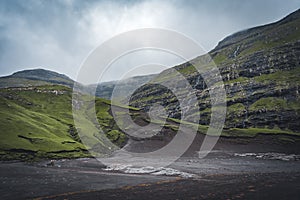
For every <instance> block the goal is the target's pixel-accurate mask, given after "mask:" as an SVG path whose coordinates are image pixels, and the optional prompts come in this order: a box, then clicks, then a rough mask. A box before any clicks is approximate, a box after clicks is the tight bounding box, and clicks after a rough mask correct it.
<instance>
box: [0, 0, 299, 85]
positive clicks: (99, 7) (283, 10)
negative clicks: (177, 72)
mask: <svg viewBox="0 0 300 200" xmlns="http://www.w3.org/2000/svg"><path fill="white" fill-rule="evenodd" d="M299 7H300V1H299V0H290V1H280V0H265V1H261V0H253V1H239V0H227V1H220V0H219V1H217V0H199V1H196V0H195V1H183V0H182V1H180V0H173V1H172V0H170V1H159V0H145V1H80V0H65V1H42V0H31V1H22V0H19V1H9V0H3V1H0V74H1V75H6V74H10V73H12V72H14V71H16V70H21V69H25V68H36V67H42V68H47V69H51V70H54V71H58V72H61V73H65V74H67V75H69V76H71V77H72V78H76V73H77V71H78V69H79V67H80V64H81V63H82V61H83V60H84V59H85V58H86V56H87V55H88V53H89V52H90V51H91V50H93V49H94V48H95V47H96V46H97V45H99V44H101V42H103V41H105V40H106V39H109V38H110V37H112V36H114V35H116V34H118V33H121V32H124V31H128V30H131V29H136V28H145V27H157V28H168V29H172V30H175V31H179V32H181V33H183V34H185V35H187V36H189V37H191V38H193V39H194V40H195V41H197V42H198V43H199V44H200V45H202V46H203V48H204V49H206V50H207V51H208V50H211V49H212V48H213V47H214V46H216V44H217V43H218V42H219V41H220V40H221V39H223V38H224V37H226V36H228V35H229V34H232V33H234V32H237V31H239V30H242V29H246V28H250V27H252V26H257V25H262V24H266V23H270V22H273V21H276V20H278V19H280V18H282V17H284V16H285V15H287V14H289V13H290V12H292V11H294V10H296V9H297V8H299ZM142 58H143V56H140V60H141V61H142ZM130 59H134V58H130ZM166 60H167V61H166V64H169V65H173V64H175V63H176V62H178V59H173V60H172V59H170V58H168V59H166ZM128 63H130V61H128ZM126 67H128V69H127V68H126ZM117 68H118V66H117V67H116V71H115V72H112V73H111V74H110V75H109V76H107V77H108V78H107V80H109V79H114V78H117V77H118V76H119V75H118V74H117V73H116V72H117V71H126V70H129V68H130V66H126V65H125V64H123V65H120V66H119V68H122V70H117ZM124 69H126V70H124ZM114 73H116V76H114Z"/></svg>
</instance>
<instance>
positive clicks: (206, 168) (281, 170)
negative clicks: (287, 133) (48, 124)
mask: <svg viewBox="0 0 300 200" xmlns="http://www.w3.org/2000/svg"><path fill="white" fill-rule="evenodd" d="M277 142H278V141H277V140H276V139H274V138H272V137H269V136H259V137H258V138H255V139H253V140H252V141H250V142H249V140H244V139H238V140H234V139H224V138H223V139H221V140H219V142H218V144H217V145H216V147H215V148H214V150H213V151H212V152H211V153H210V154H209V155H208V156H207V157H205V158H204V159H199V158H198V157H197V151H198V150H199V141H198V142H197V141H196V142H195V143H193V145H192V146H191V148H190V149H189V150H188V151H187V152H186V154H185V155H184V156H183V157H182V158H180V159H179V160H177V162H175V163H173V164H171V165H170V166H169V167H170V168H173V169H177V170H180V171H183V172H188V173H191V174H193V175H194V176H193V177H192V178H181V177H178V176H157V175H152V174H125V173H121V172H108V171H105V170H103V169H104V167H105V166H103V164H101V163H99V162H98V161H97V160H95V159H79V160H60V161H55V162H54V166H52V165H51V164H50V165H49V163H50V162H49V161H45V162H40V163H34V164H27V163H23V162H2V163H1V164H0V169H1V170H0V183H1V188H0V193H1V199H34V198H38V199H110V200H112V199H300V192H299V191H300V161H299V157H295V159H293V157H292V159H290V160H289V159H288V160H284V159H283V160H282V159H276V157H275V159H274V158H273V159H268V157H267V158H260V157H258V156H236V155H235V154H236V153H240V154H241V155H243V153H270V152H272V153H274V152H277V153H284V154H283V155H288V156H289V155H291V154H296V155H299V154H300V151H299V144H298V143H293V144H290V143H289V144H288V143H287V144H285V143H277ZM146 143H147V142H146ZM135 146H136V147H137V150H139V149H138V148H141V147H143V148H144V149H145V147H147V145H145V142H144V144H143V145H141V147H138V145H136V144H135ZM149 146H151V145H149ZM255 155H256V154H255ZM257 155H260V154H257ZM287 158H290V157H287ZM47 164H48V165H47Z"/></svg>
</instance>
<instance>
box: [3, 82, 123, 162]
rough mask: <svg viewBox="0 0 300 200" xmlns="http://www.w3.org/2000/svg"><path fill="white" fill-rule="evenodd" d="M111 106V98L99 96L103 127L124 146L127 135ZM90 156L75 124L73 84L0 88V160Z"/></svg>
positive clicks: (113, 140) (118, 143)
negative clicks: (121, 129)
mask: <svg viewBox="0 0 300 200" xmlns="http://www.w3.org/2000/svg"><path fill="white" fill-rule="evenodd" d="M109 109H110V102H109V101H107V100H102V99H99V98H97V99H96V111H97V117H98V120H99V122H100V124H101V127H102V129H103V130H104V131H105V133H106V134H108V138H110V139H111V141H112V142H114V143H115V144H117V145H119V146H122V145H124V143H125V141H126V137H125V135H124V134H123V133H121V132H120V131H119V130H118V127H117V126H116V125H114V124H115V123H114V122H113V118H112V117H111V115H110V113H109ZM104 122H105V123H104ZM94 139H95V140H97V138H94ZM87 156H90V154H89V152H88V151H87V150H86V148H85V146H84V145H83V144H81V141H80V138H79V136H78V133H77V130H76V129H75V128H74V122H73V116H72V90H71V89H70V88H68V87H65V86H59V85H50V86H38V87H22V88H5V89H0V159H1V160H8V159H21V160H30V159H33V158H34V159H37V158H77V157H87Z"/></svg>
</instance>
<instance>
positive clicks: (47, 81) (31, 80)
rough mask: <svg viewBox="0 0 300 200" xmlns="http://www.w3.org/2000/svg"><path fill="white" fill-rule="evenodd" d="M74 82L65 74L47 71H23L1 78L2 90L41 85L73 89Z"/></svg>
mask: <svg viewBox="0 0 300 200" xmlns="http://www.w3.org/2000/svg"><path fill="white" fill-rule="evenodd" d="M73 83H74V81H73V80H72V79H70V78H69V77H67V76H66V75H64V74H59V73H56V72H53V71H49V70H45V69H32V70H23V71H19V72H16V73H13V74H12V75H10V76H6V77H0V88H8V87H26V86H39V85H57V84H59V85H64V86H68V87H73Z"/></svg>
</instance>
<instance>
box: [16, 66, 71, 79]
mask: <svg viewBox="0 0 300 200" xmlns="http://www.w3.org/2000/svg"><path fill="white" fill-rule="evenodd" d="M11 77H18V78H27V79H39V80H40V79H42V80H45V79H53V78H63V79H67V80H70V81H71V80H72V79H70V78H69V77H68V76H66V75H64V74H60V73H57V72H54V71H50V70H46V69H42V68H38V69H27V70H22V71H18V72H15V73H13V74H12V75H11Z"/></svg>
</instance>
